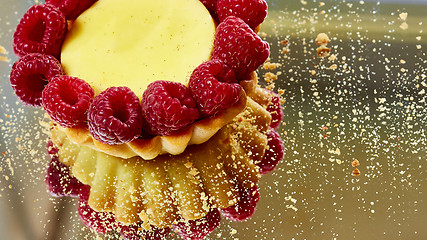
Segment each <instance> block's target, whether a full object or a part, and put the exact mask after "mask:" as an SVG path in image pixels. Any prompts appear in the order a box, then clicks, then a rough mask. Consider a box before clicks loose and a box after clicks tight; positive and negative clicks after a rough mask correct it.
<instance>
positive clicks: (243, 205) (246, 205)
mask: <svg viewBox="0 0 427 240" xmlns="http://www.w3.org/2000/svg"><path fill="white" fill-rule="evenodd" d="M239 195H240V199H239V202H237V203H236V204H235V205H234V206H230V207H228V208H223V209H221V210H220V211H221V213H222V215H223V216H224V217H226V218H228V219H230V220H232V221H243V220H246V219H248V218H250V217H251V216H252V215H253V214H254V212H255V208H256V205H257V203H258V200H259V192H258V187H257V186H256V185H255V186H253V187H252V188H242V187H239Z"/></svg>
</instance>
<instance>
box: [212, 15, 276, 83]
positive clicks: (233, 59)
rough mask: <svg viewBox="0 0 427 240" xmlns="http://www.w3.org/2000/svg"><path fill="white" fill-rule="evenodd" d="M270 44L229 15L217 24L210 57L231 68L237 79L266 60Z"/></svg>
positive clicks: (238, 19) (240, 20) (236, 18)
mask: <svg viewBox="0 0 427 240" xmlns="http://www.w3.org/2000/svg"><path fill="white" fill-rule="evenodd" d="M269 54H270V46H269V45H268V43H267V42H265V41H263V40H261V38H260V37H259V36H258V35H256V34H255V32H254V31H253V30H252V29H251V28H250V27H249V26H248V25H247V24H246V23H245V22H244V21H243V20H242V19H240V18H238V17H234V16H230V17H227V18H226V19H225V20H224V21H223V22H222V23H221V24H219V25H218V27H217V31H216V34H215V41H214V48H213V50H212V54H211V59H219V60H221V61H223V62H224V63H225V64H227V65H228V66H230V67H231V68H233V70H234V71H235V72H236V76H237V79H241V78H242V77H244V76H246V75H247V74H248V73H250V72H253V71H255V70H256V69H257V68H258V67H259V66H261V65H262V64H263V63H264V62H265V60H267V58H268V56H269Z"/></svg>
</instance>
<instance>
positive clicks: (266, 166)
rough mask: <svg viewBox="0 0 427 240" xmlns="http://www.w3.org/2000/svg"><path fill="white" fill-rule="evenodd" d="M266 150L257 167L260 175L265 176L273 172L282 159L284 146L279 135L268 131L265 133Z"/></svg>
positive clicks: (271, 130)
mask: <svg viewBox="0 0 427 240" xmlns="http://www.w3.org/2000/svg"><path fill="white" fill-rule="evenodd" d="M267 139H268V148H267V150H265V153H264V157H263V158H262V160H261V162H259V163H258V164H257V165H258V166H259V167H260V170H259V172H260V173H261V174H263V175H264V174H267V173H269V172H271V171H273V170H274V168H275V167H276V165H277V164H278V163H279V162H280V160H282V159H283V156H284V154H285V146H284V145H283V141H282V138H280V135H279V133H277V132H276V131H274V129H270V131H268V132H267Z"/></svg>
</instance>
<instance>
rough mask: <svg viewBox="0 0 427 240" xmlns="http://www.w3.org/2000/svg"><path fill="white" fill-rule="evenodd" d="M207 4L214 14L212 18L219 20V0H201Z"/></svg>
mask: <svg viewBox="0 0 427 240" xmlns="http://www.w3.org/2000/svg"><path fill="white" fill-rule="evenodd" d="M200 2H202V3H203V5H205V7H206V8H207V9H208V10H209V12H210V13H211V15H212V18H213V19H215V21H216V20H218V14H217V12H216V6H217V0H200Z"/></svg>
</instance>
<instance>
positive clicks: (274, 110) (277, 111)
mask: <svg viewBox="0 0 427 240" xmlns="http://www.w3.org/2000/svg"><path fill="white" fill-rule="evenodd" d="M267 91H268V93H269V95H270V96H271V99H270V102H269V103H268V105H267V111H268V112H270V114H271V124H270V127H271V128H273V129H277V128H278V127H279V126H280V123H281V122H282V119H283V110H282V104H281V103H280V97H279V95H278V94H277V93H275V92H273V91H270V90H267Z"/></svg>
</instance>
